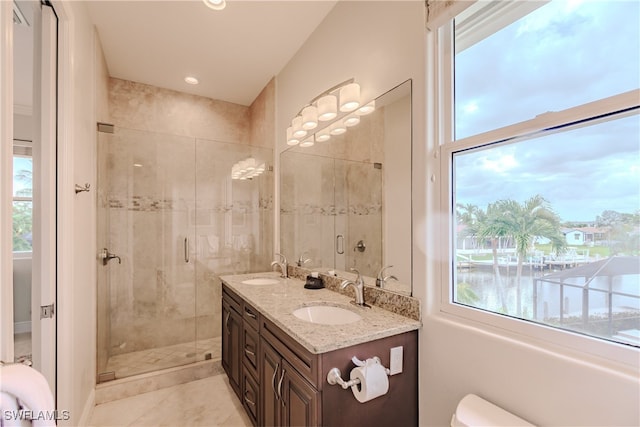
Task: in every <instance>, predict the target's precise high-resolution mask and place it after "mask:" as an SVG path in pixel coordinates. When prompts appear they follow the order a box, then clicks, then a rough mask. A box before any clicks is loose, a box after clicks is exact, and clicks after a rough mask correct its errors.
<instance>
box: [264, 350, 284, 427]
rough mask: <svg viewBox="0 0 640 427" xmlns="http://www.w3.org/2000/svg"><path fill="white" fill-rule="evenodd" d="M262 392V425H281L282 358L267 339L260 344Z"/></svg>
mask: <svg viewBox="0 0 640 427" xmlns="http://www.w3.org/2000/svg"><path fill="white" fill-rule="evenodd" d="M259 360H260V364H261V369H260V394H261V396H260V397H261V399H262V400H261V403H262V404H261V405H260V406H261V407H262V425H263V426H266V427H269V426H279V425H281V424H280V405H281V402H280V395H279V393H278V385H279V384H278V383H279V380H280V378H281V363H282V361H281V358H280V354H278V353H277V352H276V351H275V350H274V349H273V348H272V347H271V346H270V345H269V344H268V343H267V342H266V341H265V340H262V342H261V345H260V359H259Z"/></svg>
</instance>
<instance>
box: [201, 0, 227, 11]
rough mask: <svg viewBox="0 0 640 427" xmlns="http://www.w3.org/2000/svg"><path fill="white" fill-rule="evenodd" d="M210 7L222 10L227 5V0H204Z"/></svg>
mask: <svg viewBox="0 0 640 427" xmlns="http://www.w3.org/2000/svg"><path fill="white" fill-rule="evenodd" d="M202 1H203V2H204V4H205V5H207V7H208V8H209V9H213V10H222V9H224V8H225V7H227V2H226V0H202Z"/></svg>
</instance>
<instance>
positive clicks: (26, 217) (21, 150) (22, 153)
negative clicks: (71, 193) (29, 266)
mask: <svg viewBox="0 0 640 427" xmlns="http://www.w3.org/2000/svg"><path fill="white" fill-rule="evenodd" d="M32 225H33V158H32V156H31V147H30V146H27V145H19V144H18V142H14V147H13V251H14V252H31V251H32V238H33V235H32V232H33V231H32V230H33V227H32Z"/></svg>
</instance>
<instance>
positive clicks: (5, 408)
mask: <svg viewBox="0 0 640 427" xmlns="http://www.w3.org/2000/svg"><path fill="white" fill-rule="evenodd" d="M0 411H1V412H0V413H1V416H2V420H1V421H0V425H2V427H28V426H30V425H31V422H30V421H27V420H20V416H19V415H18V414H19V413H20V405H18V399H16V398H15V396H14V395H12V394H9V393H4V392H2V393H0Z"/></svg>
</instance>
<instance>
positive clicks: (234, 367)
mask: <svg viewBox="0 0 640 427" xmlns="http://www.w3.org/2000/svg"><path fill="white" fill-rule="evenodd" d="M241 334H242V317H241V316H240V314H238V313H237V312H236V311H235V310H233V309H232V308H231V307H230V306H229V305H228V304H225V303H224V301H223V304H222V367H223V368H224V370H225V372H226V373H227V376H228V377H229V384H231V388H233V390H234V391H235V392H236V394H237V395H238V397H240V380H241V378H240V375H241V373H242V353H241V350H242V348H241V342H240V341H241V340H240V338H241V337H242V335H241Z"/></svg>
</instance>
